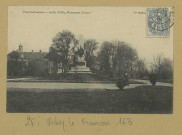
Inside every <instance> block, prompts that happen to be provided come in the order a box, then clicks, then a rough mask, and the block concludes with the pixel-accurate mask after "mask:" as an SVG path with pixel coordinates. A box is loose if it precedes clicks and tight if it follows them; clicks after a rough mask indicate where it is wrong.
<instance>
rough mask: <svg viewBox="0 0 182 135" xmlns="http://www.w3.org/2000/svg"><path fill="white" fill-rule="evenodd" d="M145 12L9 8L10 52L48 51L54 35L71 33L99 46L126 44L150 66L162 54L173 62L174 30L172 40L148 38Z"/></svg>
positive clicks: (71, 8)
mask: <svg viewBox="0 0 182 135" xmlns="http://www.w3.org/2000/svg"><path fill="white" fill-rule="evenodd" d="M139 12H140V13H139ZM145 12H146V8H144V7H142V8H141V7H56V6H52V7H39V6H29V7H28V6H24V7H23V6H9V7H8V53H9V52H11V51H13V50H17V49H18V46H19V44H20V43H21V44H22V45H23V49H24V51H25V52H27V51H28V52H30V51H31V50H34V51H39V50H42V51H43V52H48V51H49V47H50V46H51V44H52V39H53V38H54V37H55V35H56V34H57V33H58V32H61V31H63V30H69V31H71V32H72V33H73V34H75V35H77V36H78V35H83V37H84V39H96V40H97V41H98V42H99V46H100V45H101V44H102V42H103V41H111V40H120V41H124V42H126V43H128V44H129V45H130V46H131V47H133V48H135V49H136V50H137V52H138V55H139V57H140V58H142V59H145V61H146V62H147V63H150V62H152V60H153V57H154V56H155V55H157V54H160V53H162V54H163V55H164V56H165V57H167V58H170V59H173V28H170V36H169V37H163V38H159V37H148V36H147V14H145Z"/></svg>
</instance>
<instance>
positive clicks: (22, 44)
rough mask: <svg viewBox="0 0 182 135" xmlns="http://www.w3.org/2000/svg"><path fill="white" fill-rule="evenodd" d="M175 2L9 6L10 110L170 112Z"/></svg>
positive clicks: (122, 112)
mask: <svg viewBox="0 0 182 135" xmlns="http://www.w3.org/2000/svg"><path fill="white" fill-rule="evenodd" d="M173 24H174V8H173V7H94V6H93V7H78V6H77V7H76V6H73V7H71V6H9V7H8V50H7V83H6V85H7V91H6V93H7V97H6V112H7V113H105V114H173Z"/></svg>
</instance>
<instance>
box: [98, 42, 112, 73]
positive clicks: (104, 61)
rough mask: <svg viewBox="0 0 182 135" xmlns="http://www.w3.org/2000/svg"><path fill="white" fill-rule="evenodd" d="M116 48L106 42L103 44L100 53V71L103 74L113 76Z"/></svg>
mask: <svg viewBox="0 0 182 135" xmlns="http://www.w3.org/2000/svg"><path fill="white" fill-rule="evenodd" d="M113 49H114V46H113V44H112V43H111V42H108V41H105V42H103V43H102V46H101V49H100V52H99V53H98V61H99V69H100V71H101V72H102V73H105V74H111V73H112V69H111V66H112V65H111V64H112V62H111V59H112V58H111V57H112V54H113Z"/></svg>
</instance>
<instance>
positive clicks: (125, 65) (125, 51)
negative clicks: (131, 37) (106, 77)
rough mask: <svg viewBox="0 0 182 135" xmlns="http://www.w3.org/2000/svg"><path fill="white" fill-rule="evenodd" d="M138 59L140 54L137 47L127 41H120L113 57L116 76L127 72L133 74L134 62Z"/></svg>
mask: <svg viewBox="0 0 182 135" xmlns="http://www.w3.org/2000/svg"><path fill="white" fill-rule="evenodd" d="M137 59H138V54H137V52H136V50H135V49H133V48H131V47H130V46H129V45H128V44H127V43H125V42H122V41H118V44H117V45H116V47H115V53H114V58H113V73H114V76H120V75H122V74H125V73H129V75H130V76H132V75H133V68H134V63H135V62H136V60H137Z"/></svg>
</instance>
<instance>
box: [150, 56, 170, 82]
mask: <svg viewBox="0 0 182 135" xmlns="http://www.w3.org/2000/svg"><path fill="white" fill-rule="evenodd" d="M151 72H153V73H157V74H158V79H159V80H160V79H172V75H173V66H172V60H170V59H168V58H165V57H164V55H163V54H158V55H156V56H154V58H153V62H152V64H151Z"/></svg>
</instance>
